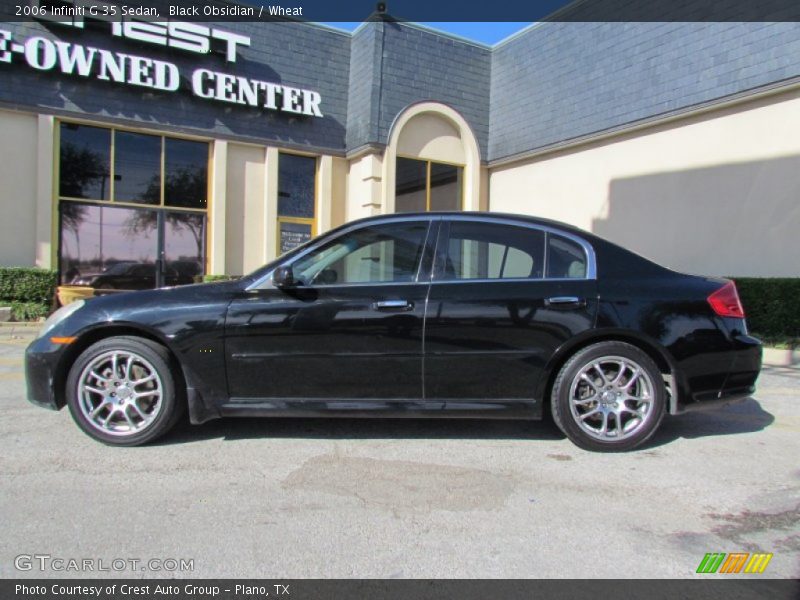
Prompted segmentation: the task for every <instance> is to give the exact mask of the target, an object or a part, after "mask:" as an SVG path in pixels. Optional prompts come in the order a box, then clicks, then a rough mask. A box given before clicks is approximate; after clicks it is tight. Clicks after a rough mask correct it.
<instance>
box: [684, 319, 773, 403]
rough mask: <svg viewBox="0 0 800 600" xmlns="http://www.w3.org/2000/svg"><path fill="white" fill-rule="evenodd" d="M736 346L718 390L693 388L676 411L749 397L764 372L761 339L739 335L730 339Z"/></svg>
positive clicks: (739, 400)
mask: <svg viewBox="0 0 800 600" xmlns="http://www.w3.org/2000/svg"><path fill="white" fill-rule="evenodd" d="M731 341H732V344H733V347H732V348H731V350H730V351H729V352H727V353H726V354H728V355H729V358H730V367H729V368H728V373H727V375H726V377H725V379H724V381H723V383H722V386H721V387H719V385H718V386H717V387H716V388H715V389H707V390H702V391H700V390H696V389H695V390H691V391H690V393H688V394H685V395H683V397H682V398H679V402H678V404H677V406H676V407H675V409H674V410H672V411H671V412H672V413H673V414H681V413H685V412H692V411H696V410H709V409H714V408H720V407H722V406H726V405H728V404H733V403H736V402H741V401H742V400H746V399H747V398H749V397H750V396H751V395H752V394H753V393H754V392H755V390H756V380H757V379H758V376H759V374H760V373H761V355H762V346H761V341H760V340H758V339H756V338H754V337H751V336H749V335H744V334H739V335H735V336H733V337H732V338H731Z"/></svg>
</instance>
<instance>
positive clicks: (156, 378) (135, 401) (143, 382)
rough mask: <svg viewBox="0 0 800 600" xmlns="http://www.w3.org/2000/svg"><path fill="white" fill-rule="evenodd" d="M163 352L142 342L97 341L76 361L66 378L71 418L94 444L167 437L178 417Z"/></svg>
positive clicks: (136, 442) (175, 394)
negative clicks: (96, 441)
mask: <svg viewBox="0 0 800 600" xmlns="http://www.w3.org/2000/svg"><path fill="white" fill-rule="evenodd" d="M170 362H171V361H170V357H169V353H168V352H167V350H166V348H164V347H163V346H161V345H159V344H156V343H155V342H152V341H150V340H147V339H144V338H137V337H130V336H119V337H112V338H107V339H104V340H101V341H99V342H97V343H95V344H93V345H92V346H90V347H89V348H87V349H86V350H85V351H84V352H83V353H82V354H81V355H80V356H79V357H78V359H77V360H76V361H75V363H74V364H73V365H72V368H71V369H70V372H69V376H68V377H67V389H66V392H67V404H68V405H69V410H70V413H71V414H72V418H73V419H74V420H75V422H76V423H77V424H78V426H79V427H80V428H81V429H83V431H84V432H86V433H87V434H89V435H90V436H91V437H93V438H94V439H96V440H99V441H101V442H103V443H105V444H110V445H114V446H138V445H140V444H144V443H147V442H150V441H153V440H155V439H156V438H158V437H160V436H161V435H163V434H164V433H166V432H167V431H168V430H169V429H170V428H171V427H172V426H173V425H174V424H175V422H176V421H177V419H178V418H179V417H180V414H181V407H182V403H181V402H180V398H179V397H178V393H179V389H178V388H177V386H176V383H175V378H174V376H173V374H172V370H171V368H170Z"/></svg>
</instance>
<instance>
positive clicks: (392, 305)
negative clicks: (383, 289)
mask: <svg viewBox="0 0 800 600" xmlns="http://www.w3.org/2000/svg"><path fill="white" fill-rule="evenodd" d="M372 308H374V309H375V310H382V311H397V312H403V311H407V310H411V309H412V308H414V303H413V302H409V301H408V300H379V301H378V302H373V303H372Z"/></svg>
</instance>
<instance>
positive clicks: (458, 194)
mask: <svg viewBox="0 0 800 600" xmlns="http://www.w3.org/2000/svg"><path fill="white" fill-rule="evenodd" d="M395 182H396V183H395V211H396V212H399V213H404V212H424V211H431V210H461V207H462V204H463V198H464V167H460V166H456V165H450V164H446V163H440V162H433V161H430V160H417V159H414V158H402V157H400V158H398V159H397V166H396V170H395Z"/></svg>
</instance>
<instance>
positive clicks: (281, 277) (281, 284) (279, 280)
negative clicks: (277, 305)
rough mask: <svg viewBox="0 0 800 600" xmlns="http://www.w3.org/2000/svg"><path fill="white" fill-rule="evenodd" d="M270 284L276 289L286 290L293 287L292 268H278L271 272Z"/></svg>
mask: <svg viewBox="0 0 800 600" xmlns="http://www.w3.org/2000/svg"><path fill="white" fill-rule="evenodd" d="M272 283H273V285H274V286H275V287H277V288H288V287H292V286H293V285H294V273H293V272H292V267H278V268H276V269H275V270H274V271H273V272H272Z"/></svg>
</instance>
